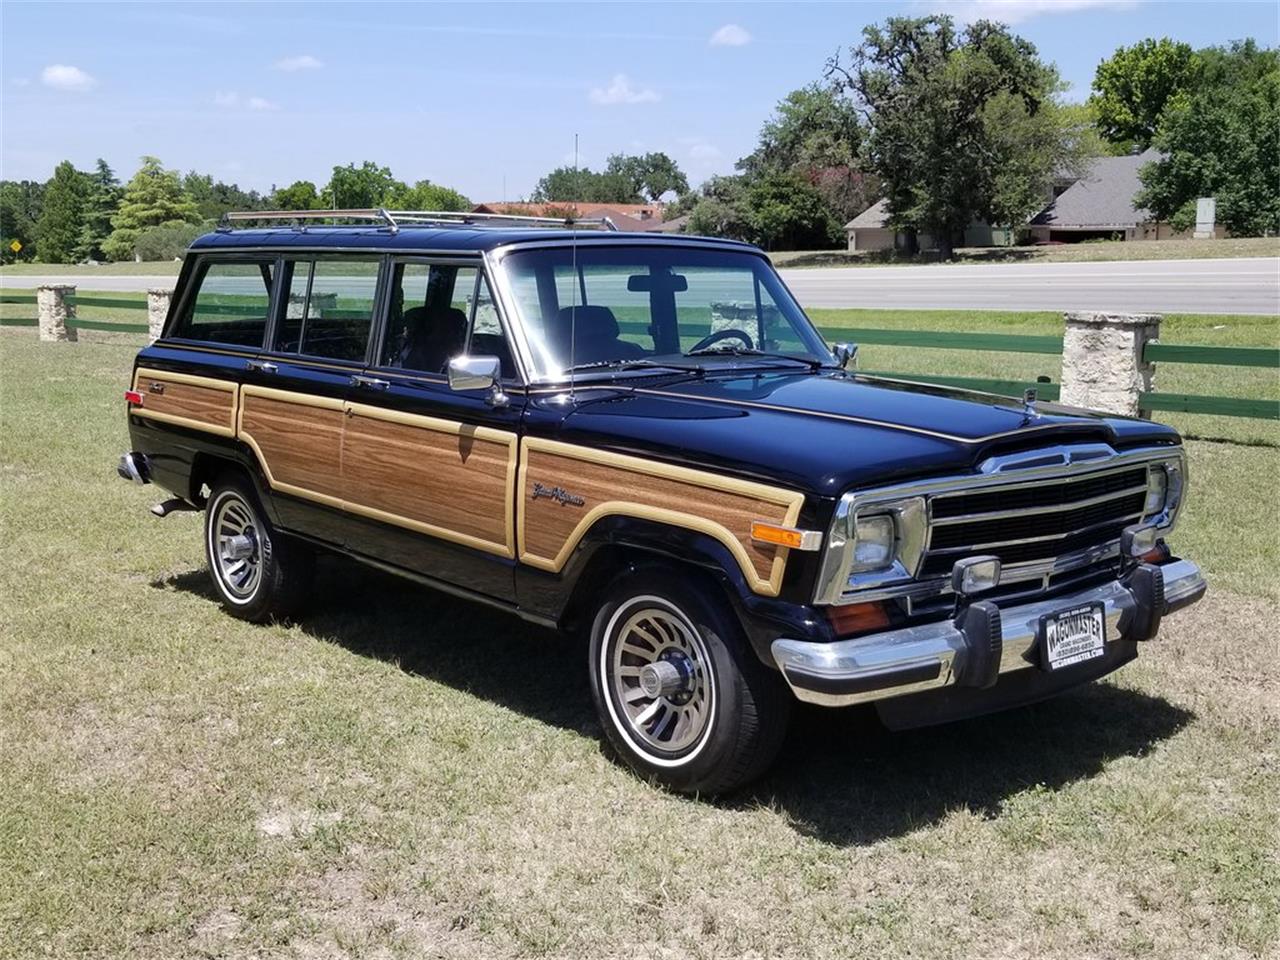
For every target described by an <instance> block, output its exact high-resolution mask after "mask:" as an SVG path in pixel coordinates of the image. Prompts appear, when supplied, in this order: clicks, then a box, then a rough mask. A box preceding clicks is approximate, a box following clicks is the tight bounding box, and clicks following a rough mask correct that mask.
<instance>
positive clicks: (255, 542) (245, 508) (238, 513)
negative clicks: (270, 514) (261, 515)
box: [209, 496, 262, 599]
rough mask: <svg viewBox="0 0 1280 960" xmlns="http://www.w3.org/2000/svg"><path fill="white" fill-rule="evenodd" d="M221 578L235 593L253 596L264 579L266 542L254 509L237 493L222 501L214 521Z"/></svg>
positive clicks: (212, 536)
mask: <svg viewBox="0 0 1280 960" xmlns="http://www.w3.org/2000/svg"><path fill="white" fill-rule="evenodd" d="M209 536H210V540H211V541H212V545H213V546H214V548H215V549H214V550H213V551H212V552H213V554H214V563H215V565H216V567H217V574H218V579H219V580H220V581H221V582H222V585H223V586H224V587H225V588H226V589H227V591H228V592H229V593H231V594H232V595H233V596H235V597H237V598H240V599H244V598H247V597H251V596H253V594H254V592H255V591H256V590H257V589H258V584H259V583H260V582H261V580H262V545H261V542H260V539H261V535H260V534H259V532H258V522H257V518H256V517H255V516H254V514H253V510H252V508H251V507H250V506H249V505H248V504H247V503H245V502H244V501H243V500H241V499H240V498H239V497H237V496H227V497H224V498H223V499H221V500H220V501H219V502H218V506H217V507H216V509H215V511H214V516H213V519H212V521H210V534H209Z"/></svg>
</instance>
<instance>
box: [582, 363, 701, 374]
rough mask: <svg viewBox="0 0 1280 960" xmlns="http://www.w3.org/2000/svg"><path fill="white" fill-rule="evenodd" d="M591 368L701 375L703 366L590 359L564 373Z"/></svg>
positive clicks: (585, 371) (590, 369) (589, 369)
mask: <svg viewBox="0 0 1280 960" xmlns="http://www.w3.org/2000/svg"><path fill="white" fill-rule="evenodd" d="M592 370H678V371H680V372H681V373H694V374H697V375H698V376H702V374H703V373H705V372H706V371H705V368H704V367H703V366H702V365H701V364H697V363H667V362H666V361H664V360H592V361H591V362H590V363H575V364H574V365H573V366H572V367H568V368H567V369H566V370H565V373H588V372H590V371H592Z"/></svg>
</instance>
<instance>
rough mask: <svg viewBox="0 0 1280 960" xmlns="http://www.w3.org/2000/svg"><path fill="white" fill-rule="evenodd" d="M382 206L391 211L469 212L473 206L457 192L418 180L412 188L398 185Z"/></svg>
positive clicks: (401, 184)
mask: <svg viewBox="0 0 1280 960" xmlns="http://www.w3.org/2000/svg"><path fill="white" fill-rule="evenodd" d="M384 205H385V206H387V207H390V208H391V209H392V210H453V211H462V210H470V209H471V207H472V206H473V204H472V203H471V201H470V200H468V199H467V198H466V197H464V196H463V195H462V194H460V193H459V192H458V191H457V190H452V189H450V188H449V187H442V186H441V185H440V184H438V183H432V182H431V181H430V180H419V181H418V182H417V183H415V184H414V185H413V186H412V187H409V186H405V185H404V184H403V183H398V184H396V185H395V186H393V187H392V188H391V190H390V191H389V192H388V193H387V196H386V197H385V201H384Z"/></svg>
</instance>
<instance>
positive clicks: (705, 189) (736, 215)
mask: <svg viewBox="0 0 1280 960" xmlns="http://www.w3.org/2000/svg"><path fill="white" fill-rule="evenodd" d="M699 193H700V194H701V196H700V197H699V198H698V201H697V203H696V204H694V206H693V209H692V210H691V211H690V213H689V232H690V233H698V234H702V235H704V236H708V237H726V238H728V239H730V240H747V241H750V240H752V239H753V238H754V235H755V228H754V226H753V225H752V223H751V218H750V216H749V215H748V212H747V178H746V177H745V176H737V177H712V178H711V179H710V180H708V181H707V182H706V183H704V184H703V185H702V187H701V189H700V190H699Z"/></svg>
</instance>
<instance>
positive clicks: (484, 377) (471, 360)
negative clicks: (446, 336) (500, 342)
mask: <svg viewBox="0 0 1280 960" xmlns="http://www.w3.org/2000/svg"><path fill="white" fill-rule="evenodd" d="M501 376H502V361H501V360H499V359H498V358H497V357H469V356H466V355H465V354H464V355H461V356H457V357H453V358H451V359H450V360H449V389H450V390H488V391H489V396H488V398H487V399H486V401H485V402H486V403H488V404H489V405H490V406H493V407H505V406H506V405H507V403H508V402H509V401H508V398H507V395H506V394H505V393H503V392H502V387H501V386H500V385H499V384H498V380H499V378H500V377H501Z"/></svg>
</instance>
